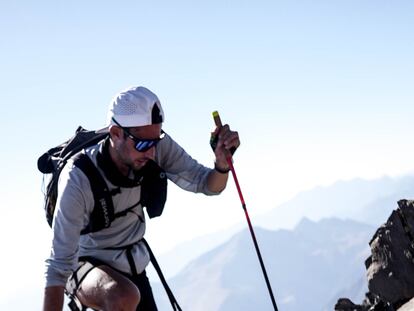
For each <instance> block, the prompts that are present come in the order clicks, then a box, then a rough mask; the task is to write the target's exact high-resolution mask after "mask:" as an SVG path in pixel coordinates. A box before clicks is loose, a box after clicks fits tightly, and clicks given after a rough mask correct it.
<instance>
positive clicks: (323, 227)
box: [153, 218, 374, 311]
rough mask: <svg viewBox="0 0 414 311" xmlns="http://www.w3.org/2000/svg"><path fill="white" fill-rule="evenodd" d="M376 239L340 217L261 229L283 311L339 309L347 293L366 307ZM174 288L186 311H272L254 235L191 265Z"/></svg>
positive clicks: (161, 298) (158, 290)
mask: <svg viewBox="0 0 414 311" xmlns="http://www.w3.org/2000/svg"><path fill="white" fill-rule="evenodd" d="M373 232H374V227H372V226H370V225H367V224H363V223H359V222H356V221H352V220H341V219H336V218H330V219H324V220H321V221H318V222H314V221H311V220H309V219H307V218H304V219H303V220H302V221H301V222H300V223H299V224H298V225H297V226H296V227H295V228H294V230H286V229H280V230H276V231H272V230H266V229H262V228H259V227H256V234H257V239H258V241H259V245H260V247H261V250H262V255H263V258H264V262H265V265H266V268H267V272H268V275H269V279H270V282H271V284H272V287H273V290H274V295H275V298H276V302H277V304H278V307H279V309H280V310H283V311H293V310H315V311H317V310H318V311H325V310H333V304H332V303H333V301H336V300H337V298H338V295H340V294H341V293H344V294H346V295H348V297H351V298H353V299H355V300H356V301H358V300H362V298H363V295H364V293H365V292H366V291H367V286H366V284H365V281H364V280H365V278H364V275H365V267H364V260H365V258H366V257H367V256H368V254H369V248H368V241H369V239H370V237H371V236H372V234H373ZM169 283H170V286H171V288H172V289H173V291H174V293H175V294H176V298H177V299H178V301H179V302H180V304H181V307H182V308H183V309H185V310H192V311H202V310H209V311H224V310H226V311H232V310H234V311H236V310H261V311H266V310H273V308H272V305H271V301H270V298H269V294H268V291H267V288H266V284H265V281H264V278H263V274H262V271H261V269H260V265H259V261H258V259H257V257H256V253H255V250H254V247H253V243H252V240H251V237H250V233H249V231H248V230H243V231H241V232H239V233H237V234H235V235H234V236H233V237H232V238H230V239H229V240H228V241H227V242H225V243H223V244H221V245H219V246H217V247H216V248H214V249H212V250H211V251H209V252H207V253H205V254H203V255H201V256H199V257H198V258H196V259H195V260H193V261H191V262H190V263H189V264H188V265H187V266H186V267H185V268H184V269H183V270H182V271H181V272H180V273H179V274H177V275H176V276H175V277H173V278H171V279H170V280H169ZM349 284H355V286H353V287H352V288H351V289H350V288H349ZM153 289H154V294H155V296H156V297H157V302H158V305H159V309H160V310H169V309H171V306H169V305H168V304H169V302H168V300H167V298H166V296H165V294H164V293H163V288H162V287H161V286H160V285H159V284H155V285H153Z"/></svg>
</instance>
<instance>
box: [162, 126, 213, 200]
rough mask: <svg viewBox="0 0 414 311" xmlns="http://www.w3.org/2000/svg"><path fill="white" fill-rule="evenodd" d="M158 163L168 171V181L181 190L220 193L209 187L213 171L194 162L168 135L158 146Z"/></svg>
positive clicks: (209, 193)
mask: <svg viewBox="0 0 414 311" xmlns="http://www.w3.org/2000/svg"><path fill="white" fill-rule="evenodd" d="M156 161H157V162H158V165H160V166H161V167H162V168H163V169H164V170H165V171H166V173H167V177H168V179H170V180H171V181H173V182H174V183H175V184H176V185H177V186H179V187H180V188H182V189H184V190H187V191H191V192H195V193H204V194H206V195H216V194H219V193H220V192H213V191H210V190H209V189H208V187H207V177H208V175H209V174H210V172H211V171H212V169H211V168H208V167H205V166H203V165H201V164H200V163H198V162H197V161H196V160H194V159H193V158H192V157H191V156H190V155H189V154H188V153H187V152H186V151H185V150H184V149H183V148H182V147H181V146H180V145H179V144H178V143H177V142H175V141H174V140H173V139H172V138H171V136H169V135H168V134H165V137H164V138H163V140H162V141H160V143H159V144H158V145H157V153H156Z"/></svg>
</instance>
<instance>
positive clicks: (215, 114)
mask: <svg viewBox="0 0 414 311" xmlns="http://www.w3.org/2000/svg"><path fill="white" fill-rule="evenodd" d="M213 118H214V122H215V124H216V126H217V127H221V126H223V125H222V123H221V119H220V116H219V113H218V111H214V112H213ZM226 160H227V163H228V165H229V168H230V171H231V173H232V175H233V179H234V183H235V184H236V188H237V192H238V193H239V197H240V201H241V204H242V207H243V210H244V214H245V215H246V220H247V224H248V225H249V230H250V234H251V236H252V239H253V243H254V247H255V249H256V253H257V257H258V258H259V262H260V266H261V268H262V271H263V276H264V278H265V281H266V285H267V289H268V291H269V295H270V299H271V300H272V304H273V308H274V309H275V311H278V310H277V306H276V300H275V297H274V295H273V291H272V286H271V285H270V282H269V278H268V277H267V273H266V268H265V265H264V263H263V259H262V255H261V254H260V249H259V245H258V244H257V240H256V235H255V234H254V231H253V226H252V223H251V221H250V217H249V213H248V212H247V208H246V203H245V201H244V198H243V194H242V192H241V189H240V185H239V181H238V179H237V175H236V171H235V169H234V165H233V160H232V157H231V154H230V152H229V153H228V154H227V156H226Z"/></svg>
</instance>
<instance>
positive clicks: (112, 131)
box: [109, 126, 124, 141]
mask: <svg viewBox="0 0 414 311" xmlns="http://www.w3.org/2000/svg"><path fill="white" fill-rule="evenodd" d="M123 135H124V131H123V130H122V129H121V128H120V127H118V126H111V127H110V128H109V136H110V137H111V138H112V140H113V141H118V140H122V139H123Z"/></svg>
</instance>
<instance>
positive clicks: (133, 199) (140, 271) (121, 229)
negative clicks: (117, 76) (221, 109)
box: [44, 87, 240, 311]
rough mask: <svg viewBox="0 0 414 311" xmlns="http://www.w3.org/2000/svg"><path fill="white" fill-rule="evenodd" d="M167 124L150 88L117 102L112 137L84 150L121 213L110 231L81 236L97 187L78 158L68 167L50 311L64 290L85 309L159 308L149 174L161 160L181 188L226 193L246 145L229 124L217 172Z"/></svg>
mask: <svg viewBox="0 0 414 311" xmlns="http://www.w3.org/2000/svg"><path fill="white" fill-rule="evenodd" d="M162 122H164V112H163V109H162V107H161V104H160V101H159V99H158V98H157V96H156V95H155V94H154V93H152V92H151V91H150V90H148V89H146V88H144V87H133V88H130V89H128V90H126V91H123V92H121V93H120V94H118V95H117V96H116V97H115V98H114V99H113V101H112V103H111V105H110V109H109V112H108V120H107V124H108V131H109V136H108V138H106V139H104V140H103V141H101V142H99V143H98V144H97V145H95V146H92V147H90V148H86V149H85V150H83V151H82V152H83V153H85V154H86V155H87V156H88V157H89V158H90V159H91V160H92V162H93V163H94V165H95V166H96V167H97V168H98V170H99V172H100V173H101V175H102V177H103V178H104V180H105V183H106V184H107V186H108V188H109V189H111V193H113V194H112V200H113V205H114V211H115V213H119V214H120V215H121V216H120V217H119V218H116V219H114V220H113V221H112V223H111V224H110V226H109V227H108V228H105V229H102V230H99V231H97V232H92V233H88V234H81V232H82V231H83V230H84V229H85V227H86V226H87V225H88V224H89V223H90V219H91V213H92V211H93V209H94V197H93V193H92V190H91V184H90V182H89V180H88V178H87V176H86V175H85V173H83V171H82V170H80V169H79V167H77V166H75V165H74V163H73V161H72V162H71V163H68V164H67V165H66V166H65V168H64V169H63V171H62V173H61V175H60V179H59V187H58V191H59V192H58V201H57V202H56V209H55V213H54V220H53V230H52V231H53V239H52V247H51V255H50V257H49V258H48V259H47V260H46V289H45V296H44V311H50V310H62V308H63V299H64V298H63V296H64V289H65V286H68V287H70V288H71V290H72V293H73V294H74V295H76V297H77V299H78V300H79V301H80V302H81V303H82V305H83V306H87V307H90V308H93V309H96V310H108V311H114V310H142V311H150V310H151V311H152V310H157V307H156V304H155V302H154V298H153V295H152V291H151V287H150V285H149V281H148V278H147V277H146V275H145V268H146V266H147V264H148V263H149V253H148V249H147V247H146V244H145V243H144V242H143V241H142V239H143V236H144V233H145V217H144V213H143V207H142V205H141V198H142V197H143V196H144V195H145V193H141V183H140V181H142V176H141V175H142V172H143V171H144V170H145V169H146V168H147V167H148V166H149V164H150V163H153V162H152V161H155V163H157V165H158V166H159V167H161V168H162V169H163V170H164V171H165V172H166V174H167V177H168V179H170V180H171V181H173V182H174V183H176V184H177V185H178V186H180V187H181V188H183V189H185V190H187V191H192V192H201V193H204V194H206V195H215V194H219V193H220V192H221V191H223V190H224V188H225V187H226V183H227V179H228V172H229V167H228V164H227V160H226V155H228V152H229V151H230V150H234V149H235V148H237V147H238V146H239V144H240V141H239V137H238V133H237V132H234V131H231V130H230V128H229V126H228V125H225V126H223V127H221V128H217V129H216V131H215V134H216V135H217V136H218V141H217V145H216V147H215V151H214V153H215V168H214V169H210V168H207V167H204V166H202V165H201V164H199V163H197V162H196V161H195V160H194V159H192V158H191V157H190V156H189V155H188V154H187V153H186V152H185V151H184V149H182V148H181V147H180V146H179V145H178V144H177V143H176V142H175V141H174V140H173V139H172V138H171V137H170V136H169V135H168V134H166V133H164V132H163V131H162V129H161V128H162ZM144 179H145V177H144ZM84 267H90V268H88V269H84V270H86V271H85V272H84V273H83V275H82V277H81V279H78V275H75V274H73V275H72V273H73V272H74V271H81V269H83V268H84ZM71 275H72V276H71ZM74 275H75V276H76V277H74ZM68 278H69V281H68ZM74 280H75V281H76V282H75V281H74ZM73 282H75V285H74V283H73Z"/></svg>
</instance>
